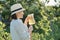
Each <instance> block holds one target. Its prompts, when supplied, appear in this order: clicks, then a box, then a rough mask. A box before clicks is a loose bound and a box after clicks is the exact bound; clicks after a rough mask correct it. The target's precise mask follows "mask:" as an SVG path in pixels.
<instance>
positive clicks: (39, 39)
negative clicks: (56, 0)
mask: <svg viewBox="0 0 60 40" xmlns="http://www.w3.org/2000/svg"><path fill="white" fill-rule="evenodd" d="M15 3H20V4H22V6H23V7H24V8H25V9H26V10H25V11H24V13H25V15H24V18H23V21H24V19H25V18H26V16H27V15H28V14H31V13H34V18H35V20H36V24H34V25H33V28H34V30H33V32H32V40H60V6H59V7H56V6H44V4H42V3H41V2H39V0H0V40H11V35H10V21H11V17H10V14H11V12H10V7H11V5H13V4H15Z"/></svg>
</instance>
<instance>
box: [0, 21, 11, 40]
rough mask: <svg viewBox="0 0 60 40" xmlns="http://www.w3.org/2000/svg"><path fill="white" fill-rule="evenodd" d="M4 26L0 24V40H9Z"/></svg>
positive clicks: (8, 34)
mask: <svg viewBox="0 0 60 40" xmlns="http://www.w3.org/2000/svg"><path fill="white" fill-rule="evenodd" d="M5 26H6V25H5V24H4V23H3V22H0V40H11V37H10V33H8V32H6V29H5Z"/></svg>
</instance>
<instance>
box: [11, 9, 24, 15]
mask: <svg viewBox="0 0 60 40" xmlns="http://www.w3.org/2000/svg"><path fill="white" fill-rule="evenodd" d="M21 11H25V9H24V8H23V9H21V10H18V11H15V12H13V13H11V15H13V14H16V13H17V12H21Z"/></svg>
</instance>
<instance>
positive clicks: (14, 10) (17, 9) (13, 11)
mask: <svg viewBox="0 0 60 40" xmlns="http://www.w3.org/2000/svg"><path fill="white" fill-rule="evenodd" d="M21 9H22V8H19V9H16V10H14V11H11V13H13V12H15V11H18V10H21Z"/></svg>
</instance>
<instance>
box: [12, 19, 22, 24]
mask: <svg viewBox="0 0 60 40" xmlns="http://www.w3.org/2000/svg"><path fill="white" fill-rule="evenodd" d="M20 23H22V21H21V20H19V19H16V20H14V19H13V20H12V21H11V24H20Z"/></svg>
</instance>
